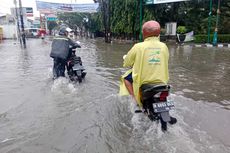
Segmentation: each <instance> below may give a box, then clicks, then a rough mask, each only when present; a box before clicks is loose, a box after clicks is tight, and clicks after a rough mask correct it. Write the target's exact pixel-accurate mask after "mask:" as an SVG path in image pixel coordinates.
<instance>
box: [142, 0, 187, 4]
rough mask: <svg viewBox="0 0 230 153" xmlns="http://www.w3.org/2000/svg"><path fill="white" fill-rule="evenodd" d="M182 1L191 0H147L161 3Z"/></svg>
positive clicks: (147, 0)
mask: <svg viewBox="0 0 230 153" xmlns="http://www.w3.org/2000/svg"><path fill="white" fill-rule="evenodd" d="M181 1H189V0H145V3H146V4H161V3H173V2H181Z"/></svg>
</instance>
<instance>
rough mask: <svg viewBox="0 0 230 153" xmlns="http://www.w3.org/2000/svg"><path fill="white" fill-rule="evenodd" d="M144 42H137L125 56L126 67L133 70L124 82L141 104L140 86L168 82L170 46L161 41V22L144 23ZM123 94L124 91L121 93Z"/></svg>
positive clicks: (125, 77)
mask: <svg viewBox="0 0 230 153" xmlns="http://www.w3.org/2000/svg"><path fill="white" fill-rule="evenodd" d="M142 32H143V37H144V42H141V43H137V44H135V45H134V46H133V47H132V48H131V50H130V51H129V52H128V53H127V56H125V57H124V64H123V66H124V67H131V68H132V72H131V73H129V74H128V75H126V76H124V77H123V78H124V84H125V87H126V88H127V90H128V92H129V94H130V95H132V96H133V97H134V99H135V100H136V102H137V104H138V105H139V106H141V105H142V104H141V102H140V95H139V88H140V87H141V85H142V84H154V83H156V84H158V83H161V84H162V83H164V84H167V83H168V80H169V74H168V59H169V53H168V47H167V46H166V44H164V43H162V42H160V40H159V35H160V24H159V23H158V22H156V21H148V22H146V23H144V24H143V26H142ZM121 94H122V93H121Z"/></svg>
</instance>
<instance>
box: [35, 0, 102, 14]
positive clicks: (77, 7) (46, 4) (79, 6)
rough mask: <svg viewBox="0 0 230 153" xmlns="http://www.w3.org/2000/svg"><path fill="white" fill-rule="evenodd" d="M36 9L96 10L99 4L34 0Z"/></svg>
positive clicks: (64, 10)
mask: <svg viewBox="0 0 230 153" xmlns="http://www.w3.org/2000/svg"><path fill="white" fill-rule="evenodd" d="M36 5H37V10H38V11H44V10H46V11H47V10H50V11H54V12H89V13H94V12H97V8H98V6H99V4H97V3H89V4H69V3H52V2H44V1H36Z"/></svg>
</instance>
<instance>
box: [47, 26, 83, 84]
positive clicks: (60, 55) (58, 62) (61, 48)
mask: <svg viewBox="0 0 230 153" xmlns="http://www.w3.org/2000/svg"><path fill="white" fill-rule="evenodd" d="M70 31H72V30H71V29H70V28H68V27H61V29H60V31H59V36H57V37H55V38H54V39H53V42H52V48H51V53H50V57H51V58H53V62H54V64H53V79H56V78H58V77H65V66H66V62H67V60H68V58H69V56H70V55H71V54H72V51H71V49H70V47H71V48H73V49H75V48H77V47H78V48H79V47H80V46H79V45H78V44H77V43H75V42H74V41H72V40H71V39H70V38H68V34H69V32H70Z"/></svg>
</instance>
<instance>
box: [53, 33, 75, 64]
mask: <svg viewBox="0 0 230 153" xmlns="http://www.w3.org/2000/svg"><path fill="white" fill-rule="evenodd" d="M78 46H79V45H78V44H77V43H75V42H73V41H72V40H71V39H70V38H68V37H66V36H57V37H55V38H54V39H53V42H52V48H51V53H50V57H52V58H61V59H63V60H67V58H68V56H69V55H70V53H69V51H70V50H69V48H70V47H72V48H77V47H78Z"/></svg>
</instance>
